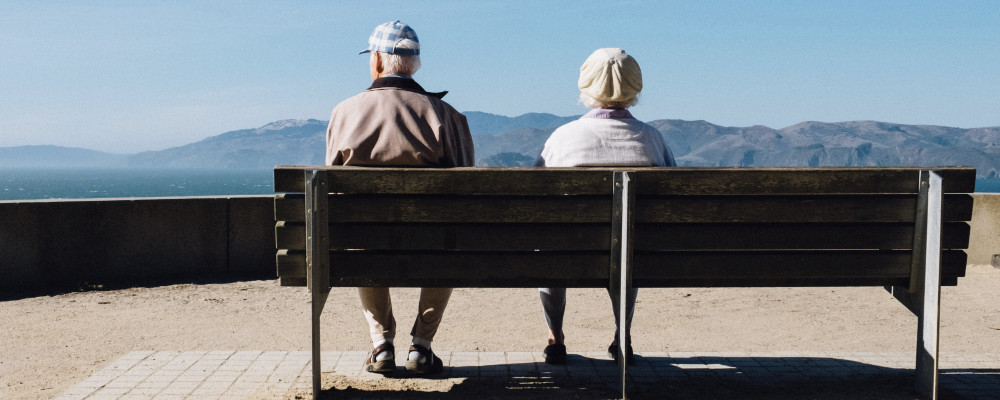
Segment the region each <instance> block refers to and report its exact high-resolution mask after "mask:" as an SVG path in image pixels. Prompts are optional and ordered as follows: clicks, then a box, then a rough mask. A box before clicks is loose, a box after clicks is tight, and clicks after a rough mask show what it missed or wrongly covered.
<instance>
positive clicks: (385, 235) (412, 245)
mask: <svg viewBox="0 0 1000 400" xmlns="http://www.w3.org/2000/svg"><path fill="white" fill-rule="evenodd" d="M635 233H636V234H635V236H634V237H635V241H636V242H635V248H636V250H639V251H643V250H726V249H729V250H739V249H750V250H768V249H770V250H782V249H784V250H792V249H817V250H823V249H828V250H836V249H908V248H910V246H912V244H913V225H912V224H905V223H888V224H877V223H858V224H839V223H834V224H823V223H818V224H789V223H786V224H778V223H747V224H639V225H638V226H636V228H635ZM275 237H276V240H277V243H276V247H277V248H279V249H294V250H304V249H305V225H304V224H302V223H288V222H285V221H280V222H279V223H278V224H277V225H276V227H275ZM610 237H611V236H610V226H609V225H608V224H465V223H459V224H384V223H376V224H364V223H354V224H331V225H330V248H331V249H333V250H340V249H369V250H484V251H489V250H512V251H518V250H535V249H538V250H608V249H609V247H610V243H609V241H610ZM968 246H969V225H968V224H967V223H964V222H952V223H946V224H944V225H943V228H942V240H941V247H942V248H944V249H964V248H967V247H968Z"/></svg>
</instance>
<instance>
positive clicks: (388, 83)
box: [368, 77, 448, 99]
mask: <svg viewBox="0 0 1000 400" xmlns="http://www.w3.org/2000/svg"><path fill="white" fill-rule="evenodd" d="M382 88H395V89H400V90H406V91H408V92H414V93H420V94H422V95H425V96H430V97H434V98H437V99H440V98H442V97H444V95H446V94H448V91H447V90H445V91H443V92H428V91H426V90H424V88H423V87H421V86H420V84H418V83H417V81H415V80H413V79H407V78H397V77H381V78H378V79H376V80H374V81H372V85H371V87H369V88H368V90H373V89H382Z"/></svg>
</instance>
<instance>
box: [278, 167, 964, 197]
mask: <svg viewBox="0 0 1000 400" xmlns="http://www.w3.org/2000/svg"><path fill="white" fill-rule="evenodd" d="M309 169H323V170H327V171H328V172H329V174H330V182H331V188H334V190H339V191H343V192H350V193H413V192H422V193H436V194H458V193H466V194H467V193H480V194H511V193H522V194H529V193H530V194H564V193H566V194H602V193H607V192H609V191H610V182H611V179H612V178H611V172H612V171H616V170H628V171H635V172H636V175H635V176H634V178H633V182H634V183H635V184H636V188H637V191H638V193H639V194H658V193H683V194H693V195H694V194H824V193H826V194H832V193H916V191H917V185H918V180H919V179H918V173H919V171H920V170H927V169H930V170H934V171H937V172H938V173H939V174H940V175H941V176H942V178H944V181H943V185H944V192H945V193H972V192H973V191H974V190H975V174H976V173H975V169H974V168H970V167H753V168H745V167H738V168H737V167H714V168H704V167H667V168H664V167H660V168H628V167H625V168H612V167H604V168H447V169H435V168H371V167H343V166H336V167H324V166H308V167H302V166H279V167H275V170H274V179H275V191H276V192H303V191H304V189H303V188H304V183H303V182H304V178H303V172H304V171H306V170H309Z"/></svg>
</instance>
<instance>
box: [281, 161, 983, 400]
mask: <svg viewBox="0 0 1000 400" xmlns="http://www.w3.org/2000/svg"><path fill="white" fill-rule="evenodd" d="M274 184H275V191H276V192H282V193H283V194H278V195H277V196H276V199H275V220H276V221H277V224H276V228H275V235H276V241H277V242H276V243H277V248H278V249H279V250H278V253H277V268H278V277H279V278H280V282H281V285H289V286H302V285H307V286H309V288H310V290H311V293H312V310H313V311H312V326H313V342H312V349H313V353H312V360H313V361H312V367H313V390H314V395H315V394H316V393H319V388H320V387H319V382H320V381H319V377H320V374H319V371H320V358H319V348H320V343H319V337H320V336H319V326H320V324H319V317H320V313H321V312H322V310H323V304H324V302H325V301H326V297H327V293H328V292H329V290H330V288H331V287H355V286H391V287H524V288H535V287H539V286H551V287H586V288H603V287H610V288H612V290H613V293H616V294H617V295H616V297H615V298H616V299H618V300H616V301H614V303H616V304H615V306H616V307H620V309H621V307H624V302H623V301H621V299H622V298H623V297H622V296H621V295H622V294H623V293H625V292H626V291H627V290H628V288H630V287H633V286H634V287H772V286H774V287H778V286H883V287H886V288H887V289H888V290H889V291H890V292H892V294H893V295H894V296H895V297H896V298H898V299H899V300H900V301H901V302H902V303H903V304H904V305H906V306H907V307H908V308H909V309H910V310H911V311H913V312H914V313H915V314H916V315H917V316H918V317H919V318H918V321H919V322H918V325H919V327H918V333H917V364H916V366H917V371H916V374H917V389H918V391H920V392H922V393H924V394H927V395H930V396H932V397H933V396H936V393H937V376H938V373H937V369H938V366H937V365H938V361H937V359H938V358H937V355H938V318H939V304H940V301H939V293H940V286H941V285H956V284H957V281H958V278H959V277H961V276H964V274H965V264H966V254H965V252H964V251H963V250H962V249H965V248H967V247H968V242H969V226H968V225H967V224H966V222H965V221H968V220H969V219H970V218H971V215H972V197H971V196H969V195H968V193H970V192H972V191H973V190H974V185H975V170H974V169H972V168H967V167H924V168H918V167H898V168H897V167H873V168H868V167H859V168H549V169H545V168H452V169H429V168H427V169H425V168H410V169H406V168H360V167H291V166H279V167H276V168H275V171H274ZM666 317H667V318H669V316H666ZM359 323H361V322H360V321H359ZM623 325H624V324H623ZM621 337H623V338H624V337H625V335H621ZM620 347H621V348H622V349H624V348H625V347H626V346H624V345H623V346H620ZM619 360H624V357H619ZM619 369H620V372H621V378H622V396H623V398H624V397H625V395H626V394H627V393H626V391H625V376H626V372H627V371H626V366H625V364H624V363H620V366H619Z"/></svg>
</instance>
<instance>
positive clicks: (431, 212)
mask: <svg viewBox="0 0 1000 400" xmlns="http://www.w3.org/2000/svg"><path fill="white" fill-rule="evenodd" d="M299 199H300V196H299V195H290V194H287V195H283V196H281V197H279V198H276V199H275V219H276V220H279V221H303V220H304V219H305V217H304V216H305V202H304V201H300V200H299ZM611 212H612V210H611V197H610V196H416V195H385V196H376V195H331V196H330V220H331V221H338V222H346V223H353V222H455V221H461V222H468V223H488V222H509V223H541V222H546V223H564V222H579V223H590V222H610V221H611Z"/></svg>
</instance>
